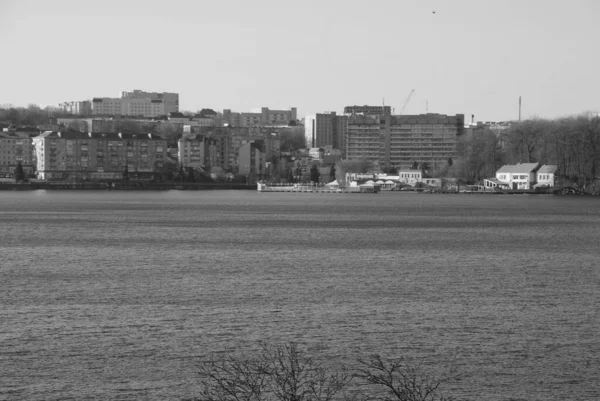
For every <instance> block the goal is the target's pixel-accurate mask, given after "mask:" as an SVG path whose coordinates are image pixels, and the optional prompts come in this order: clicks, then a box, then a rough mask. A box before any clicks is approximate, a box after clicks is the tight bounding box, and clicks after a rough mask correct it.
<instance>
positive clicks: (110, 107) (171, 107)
mask: <svg viewBox="0 0 600 401" xmlns="http://www.w3.org/2000/svg"><path fill="white" fill-rule="evenodd" d="M178 111H179V94H177V93H167V92H164V93H158V92H143V91H141V90H137V89H136V90H134V91H131V92H121V97H120V98H112V97H96V98H94V99H92V114H93V115H97V116H99V115H102V116H141V117H157V116H162V115H166V114H168V113H172V112H178Z"/></svg>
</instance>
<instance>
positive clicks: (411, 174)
mask: <svg viewBox="0 0 600 401" xmlns="http://www.w3.org/2000/svg"><path fill="white" fill-rule="evenodd" d="M398 176H399V181H400V182H403V183H404V184H408V185H410V186H413V187H414V186H415V185H416V184H417V182H421V181H422V180H423V171H422V170H400V171H398Z"/></svg>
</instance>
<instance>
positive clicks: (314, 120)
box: [304, 111, 348, 153]
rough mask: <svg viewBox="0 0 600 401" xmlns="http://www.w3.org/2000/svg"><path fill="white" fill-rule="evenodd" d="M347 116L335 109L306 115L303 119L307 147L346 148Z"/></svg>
mask: <svg viewBox="0 0 600 401" xmlns="http://www.w3.org/2000/svg"><path fill="white" fill-rule="evenodd" d="M347 123H348V116H346V115H337V114H336V112H335V111H331V112H328V113H317V114H313V115H308V116H306V117H305V119H304V133H305V137H306V142H307V144H308V147H309V148H315V147H317V148H324V147H331V148H333V149H340V150H342V153H344V152H345V150H346V126H347Z"/></svg>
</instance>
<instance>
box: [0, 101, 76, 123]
mask: <svg viewBox="0 0 600 401" xmlns="http://www.w3.org/2000/svg"><path fill="white" fill-rule="evenodd" d="M63 116H64V117H66V116H67V114H66V113H64V112H63V111H61V110H59V109H55V108H52V107H45V108H41V107H40V106H38V105H35V104H30V105H29V106H27V107H13V106H11V105H2V106H0V123H7V124H14V125H17V126H32V127H35V126H37V125H41V124H47V123H48V121H49V119H50V118H52V117H63Z"/></svg>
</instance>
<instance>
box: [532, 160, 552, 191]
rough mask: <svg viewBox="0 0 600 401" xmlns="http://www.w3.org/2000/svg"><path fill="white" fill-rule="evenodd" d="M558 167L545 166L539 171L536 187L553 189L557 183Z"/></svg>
mask: <svg viewBox="0 0 600 401" xmlns="http://www.w3.org/2000/svg"><path fill="white" fill-rule="evenodd" d="M557 169H558V166H556V165H553V164H544V165H543V166H542V167H540V169H539V170H538V171H537V184H535V185H534V187H553V186H554V184H555V183H556V170H557Z"/></svg>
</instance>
